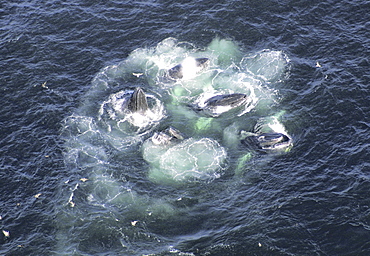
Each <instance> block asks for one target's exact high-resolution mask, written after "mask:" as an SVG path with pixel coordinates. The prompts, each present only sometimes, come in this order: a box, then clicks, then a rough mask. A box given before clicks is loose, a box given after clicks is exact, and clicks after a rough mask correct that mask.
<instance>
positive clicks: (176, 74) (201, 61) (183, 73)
mask: <svg viewBox="0 0 370 256" xmlns="http://www.w3.org/2000/svg"><path fill="white" fill-rule="evenodd" d="M208 65H209V59H208V58H192V57H188V58H186V59H185V60H184V61H183V62H182V63H181V64H178V65H176V66H174V67H173V68H171V69H169V70H168V75H169V76H170V77H171V78H172V79H175V80H176V79H182V78H184V77H190V78H191V77H192V76H194V75H196V74H197V73H199V72H200V71H202V70H203V69H205V68H207V67H208Z"/></svg>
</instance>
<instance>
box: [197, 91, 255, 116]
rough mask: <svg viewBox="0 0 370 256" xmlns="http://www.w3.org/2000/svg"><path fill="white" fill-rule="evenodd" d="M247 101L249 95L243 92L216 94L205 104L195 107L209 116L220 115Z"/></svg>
mask: <svg viewBox="0 0 370 256" xmlns="http://www.w3.org/2000/svg"><path fill="white" fill-rule="evenodd" d="M247 102H248V96H247V95H246V94H242V93H232V94H224V95H216V96H213V97H211V98H209V99H208V100H206V101H205V102H204V103H203V104H198V105H196V106H194V107H193V109H194V110H195V111H197V112H201V113H202V114H204V115H206V116H209V117H218V116H220V115H221V114H223V113H225V112H228V111H230V110H232V109H235V108H238V107H240V106H243V105H245V104H247Z"/></svg>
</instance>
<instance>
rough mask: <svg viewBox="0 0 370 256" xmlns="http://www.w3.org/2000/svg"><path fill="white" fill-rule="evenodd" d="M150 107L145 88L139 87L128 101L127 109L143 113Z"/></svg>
mask: <svg viewBox="0 0 370 256" xmlns="http://www.w3.org/2000/svg"><path fill="white" fill-rule="evenodd" d="M148 108H149V107H148V102H147V99H146V95H145V93H144V91H143V89H141V88H140V87H137V88H136V89H135V90H134V93H133V94H132V95H131V97H130V99H129V101H128V104H127V109H128V110H129V111H130V112H132V113H141V114H143V113H145V112H146V111H147V110H148Z"/></svg>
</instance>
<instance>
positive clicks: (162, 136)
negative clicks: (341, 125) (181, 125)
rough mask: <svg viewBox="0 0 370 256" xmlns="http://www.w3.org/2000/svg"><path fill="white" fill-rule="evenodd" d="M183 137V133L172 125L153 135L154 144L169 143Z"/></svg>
mask: <svg viewBox="0 0 370 256" xmlns="http://www.w3.org/2000/svg"><path fill="white" fill-rule="evenodd" d="M183 139H184V137H183V136H182V135H181V133H180V132H179V131H178V130H177V129H175V128H173V127H171V126H170V127H168V128H167V129H165V130H163V131H161V132H156V133H154V135H153V136H152V137H151V140H152V142H153V144H154V145H169V144H172V143H174V142H178V141H181V140H183Z"/></svg>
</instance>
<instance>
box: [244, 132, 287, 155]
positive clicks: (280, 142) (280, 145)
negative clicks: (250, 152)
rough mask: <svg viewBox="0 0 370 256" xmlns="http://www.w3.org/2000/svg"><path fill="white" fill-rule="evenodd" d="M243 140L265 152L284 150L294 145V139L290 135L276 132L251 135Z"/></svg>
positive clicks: (246, 143)
mask: <svg viewBox="0 0 370 256" xmlns="http://www.w3.org/2000/svg"><path fill="white" fill-rule="evenodd" d="M242 142H243V144H245V145H248V146H253V147H255V148H256V149H257V150H261V151H264V152H273V151H281V150H282V151H284V150H287V149H289V147H291V145H292V139H291V138H290V137H289V136H288V135H286V134H282V133H275V132H272V133H261V134H259V135H255V136H249V137H247V138H245V139H244V140H243V141H242ZM251 144H252V145H251Z"/></svg>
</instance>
